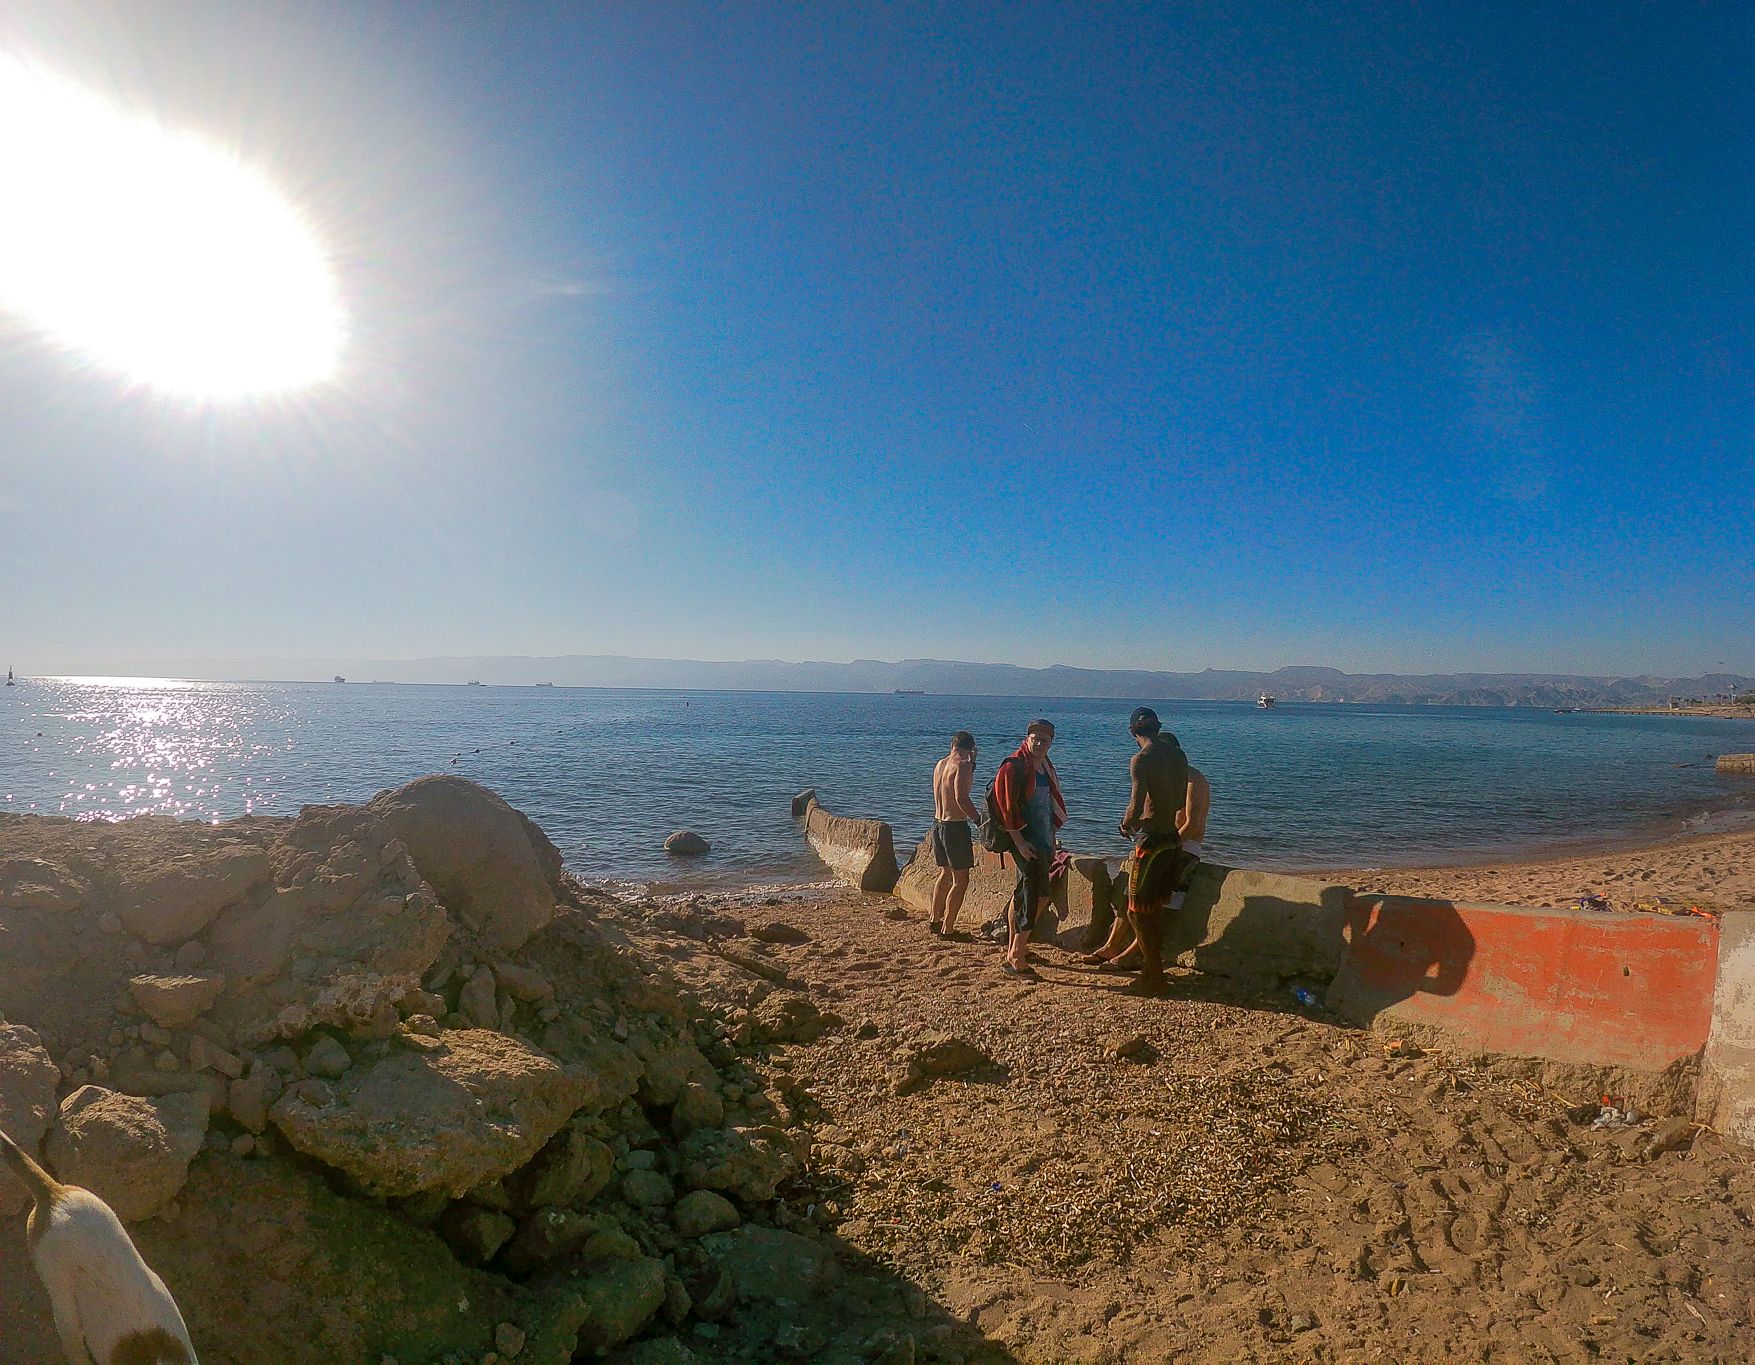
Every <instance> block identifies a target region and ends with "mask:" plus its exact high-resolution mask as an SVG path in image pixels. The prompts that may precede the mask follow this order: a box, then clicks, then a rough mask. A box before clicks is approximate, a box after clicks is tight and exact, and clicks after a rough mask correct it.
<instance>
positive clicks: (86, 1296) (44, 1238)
mask: <svg viewBox="0 0 1755 1365" xmlns="http://www.w3.org/2000/svg"><path fill="white" fill-rule="evenodd" d="M0 1158H4V1160H5V1162H6V1164H7V1165H8V1166H10V1167H12V1170H13V1173H14V1174H15V1175H17V1177H18V1178H19V1179H20V1180H22V1181H23V1182H24V1183H25V1185H26V1186H27V1187H28V1188H29V1189H30V1192H31V1197H32V1198H33V1199H34V1200H36V1207H35V1208H33V1209H32V1210H31V1213H30V1219H29V1220H28V1222H27V1223H26V1224H25V1235H26V1237H27V1239H28V1240H29V1242H30V1254H31V1260H32V1261H34V1262H35V1263H36V1267H37V1274H38V1275H40V1276H41V1277H42V1281H43V1285H44V1287H45V1288H46V1289H47V1290H48V1291H49V1302H50V1304H51V1305H52V1306H53V1308H54V1310H55V1330H56V1331H57V1332H59V1333H60V1334H61V1349H62V1350H64V1351H65V1352H66V1353H67V1359H68V1362H69V1365H196V1361H195V1348H194V1346H192V1345H191V1344H190V1342H189V1329H188V1328H187V1327H185V1326H183V1315H182V1314H181V1313H179V1312H178V1311H177V1301H176V1300H175V1299H173V1298H172V1297H171V1291H170V1290H168V1289H166V1288H165V1282H164V1281H163V1280H161V1279H159V1277H158V1276H157V1275H155V1274H154V1273H153V1271H152V1267H151V1266H149V1265H147V1263H146V1262H145V1261H143V1260H141V1258H140V1253H139V1251H137V1250H136V1249H135V1247H134V1241H133V1239H132V1238H130V1237H129V1236H128V1233H127V1231H126V1229H124V1228H123V1226H122V1220H121V1219H119V1218H117V1217H116V1214H115V1211H114V1210H113V1209H111V1208H110V1206H109V1205H108V1204H106V1203H104V1201H103V1200H101V1199H99V1198H98V1197H97V1196H96V1195H95V1194H93V1193H92V1192H91V1191H90V1190H82V1189H80V1188H79V1186H77V1185H63V1184H62V1183H61V1182H60V1181H58V1180H56V1179H55V1178H54V1177H53V1176H52V1175H50V1174H49V1173H48V1172H47V1171H45V1170H44V1169H43V1168H42V1167H41V1166H39V1165H37V1163H36V1162H35V1161H33V1160H32V1159H31V1156H30V1153H28V1152H26V1151H24V1150H23V1149H22V1148H20V1147H19V1146H18V1144H17V1143H15V1142H13V1140H12V1139H11V1138H9V1137H7V1136H6V1134H5V1133H0Z"/></svg>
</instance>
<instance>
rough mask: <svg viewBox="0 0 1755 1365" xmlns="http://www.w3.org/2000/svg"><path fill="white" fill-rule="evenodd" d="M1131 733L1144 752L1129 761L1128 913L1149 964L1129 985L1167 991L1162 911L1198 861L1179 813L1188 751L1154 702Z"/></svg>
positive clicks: (1125, 821)
mask: <svg viewBox="0 0 1755 1365" xmlns="http://www.w3.org/2000/svg"><path fill="white" fill-rule="evenodd" d="M1127 728H1128V732H1129V733H1130V734H1132V735H1133V738H1134V742H1135V743H1136V744H1137V745H1138V746H1139V752H1138V753H1137V754H1135V755H1134V756H1133V761H1132V762H1131V763H1130V764H1129V765H1128V775H1129V776H1130V777H1131V778H1132V780H1133V790H1132V792H1131V793H1130V794H1129V796H1128V802H1127V813H1126V814H1125V815H1123V816H1122V817H1121V832H1122V833H1123V834H1127V835H1132V836H1133V837H1134V839H1135V841H1136V842H1135V843H1134V850H1133V853H1132V855H1131V856H1130V857H1129V858H1128V860H1127V914H1128V918H1129V919H1130V920H1131V921H1132V922H1133V931H1134V934H1135V935H1136V936H1137V937H1138V939H1139V948H1140V955H1141V957H1142V958H1143V959H1144V968H1143V970H1142V971H1141V972H1140V977H1139V980H1138V981H1136V982H1135V983H1134V984H1133V985H1132V986H1130V987H1129V988H1128V990H1129V992H1130V993H1132V994H1136V995H1147V996H1156V995H1162V994H1163V993H1164V961H1163V952H1162V947H1163V941H1164V925H1163V920H1162V917H1161V912H1162V911H1163V910H1164V908H1165V906H1166V905H1167V904H1169V903H1170V902H1171V900H1172V897H1173V896H1174V895H1175V894H1176V893H1177V892H1180V891H1181V890H1182V887H1183V884H1184V883H1185V882H1186V881H1187V879H1188V873H1189V871H1190V870H1191V869H1192V867H1193V863H1194V859H1193V858H1192V857H1191V856H1190V855H1189V854H1188V853H1187V852H1186V851H1185V850H1184V849H1183V847H1182V837H1183V836H1182V830H1181V828H1180V822H1179V817H1180V816H1181V814H1182V811H1183V808H1184V806H1185V805H1187V803H1188V787H1189V779H1188V755H1186V754H1184V753H1183V752H1182V746H1181V745H1180V744H1178V743H1177V742H1176V736H1175V735H1167V734H1165V733H1163V726H1162V725H1161V724H1160V723H1159V720H1158V714H1157V712H1155V711H1153V710H1152V709H1151V708H1150V707H1148V706H1142V707H1140V708H1138V709H1137V710H1136V711H1135V712H1134V713H1133V715H1131V716H1130V717H1128V722H1127Z"/></svg>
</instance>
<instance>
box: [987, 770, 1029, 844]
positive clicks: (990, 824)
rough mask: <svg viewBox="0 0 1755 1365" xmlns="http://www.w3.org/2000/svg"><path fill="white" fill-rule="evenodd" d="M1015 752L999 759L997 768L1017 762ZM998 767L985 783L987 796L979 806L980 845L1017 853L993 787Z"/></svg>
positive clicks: (997, 777)
mask: <svg viewBox="0 0 1755 1365" xmlns="http://www.w3.org/2000/svg"><path fill="white" fill-rule="evenodd" d="M1019 761H1020V760H1019V758H1018V756H1017V755H1016V754H1013V755H1011V756H1010V757H1009V758H1006V759H1004V760H1002V761H1001V763H1000V765H999V768H1003V767H1005V765H1006V764H1007V763H1017V762H1019ZM999 768H995V769H994V771H993V777H992V778H991V779H989V781H988V783H987V797H986V799H985V800H984V801H983V802H982V807H981V847H982V848H984V849H986V850H987V851H988V852H989V853H1010V854H1012V855H1013V856H1014V857H1015V856H1016V855H1017V851H1018V849H1017V845H1015V844H1014V843H1012V836H1011V834H1010V833H1009V832H1008V831H1007V829H1006V827H1005V817H1004V816H1003V815H1001V814H1000V810H999V797H998V795H997V794H996V793H995V791H994V788H995V787H997V786H998V785H999Z"/></svg>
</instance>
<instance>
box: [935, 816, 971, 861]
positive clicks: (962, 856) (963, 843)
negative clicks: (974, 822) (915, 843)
mask: <svg viewBox="0 0 1755 1365" xmlns="http://www.w3.org/2000/svg"><path fill="white" fill-rule="evenodd" d="M932 860H933V862H935V863H937V864H938V865H939V866H940V867H952V868H957V869H959V870H967V869H968V868H971V867H974V866H975V844H974V841H973V840H971V839H970V837H969V822H968V821H967V820H934V821H933V822H932Z"/></svg>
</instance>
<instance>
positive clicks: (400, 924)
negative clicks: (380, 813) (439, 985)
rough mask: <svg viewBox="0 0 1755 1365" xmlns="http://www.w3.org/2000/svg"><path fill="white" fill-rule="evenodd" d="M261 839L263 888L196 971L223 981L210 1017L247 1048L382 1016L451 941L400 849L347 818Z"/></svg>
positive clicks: (336, 815)
mask: <svg viewBox="0 0 1755 1365" xmlns="http://www.w3.org/2000/svg"><path fill="white" fill-rule="evenodd" d="M262 823H263V824H264V825H267V822H262ZM268 828H269V830H270V831H271V833H272V835H273V837H272V840H271V843H270V845H269V849H268V854H269V861H270V865H271V867H272V869H273V881H272V884H271V885H270V886H268V887H266V888H264V889H263V890H262V891H261V893H260V894H258V895H256V896H253V897H251V898H250V899H249V900H247V901H245V902H244V903H243V904H240V905H236V906H233V907H232V908H230V909H228V910H227V911H225V912H224V913H223V914H221V915H220V917H219V918H218V919H217V920H215V921H214V923H213V925H212V926H211V927H210V928H209V930H208V931H207V934H206V940H207V944H208V953H207V957H206V960H205V961H204V962H203V964H202V970H203V971H204V972H205V973H207V974H210V975H223V976H224V977H225V979H226V988H225V991H224V993H223V994H222V995H221V997H220V999H219V1001H218V1003H216V1004H215V1005H214V1006H213V1008H212V1010H211V1011H210V1014H209V1017H210V1018H211V1019H213V1020H214V1021H215V1022H216V1023H218V1024H220V1025H221V1026H223V1027H225V1028H227V1029H229V1030H231V1031H232V1032H233V1033H234V1034H235V1036H236V1037H237V1038H238V1040H239V1041H241V1042H245V1043H249V1044H255V1043H260V1042H266V1041H269V1040H271V1039H274V1038H292V1037H297V1036H298V1035H299V1034H301V1033H304V1032H306V1031H308V1030H309V1029H312V1028H315V1027H318V1026H319V1025H329V1026H333V1027H336V1028H340V1029H343V1030H348V1031H351V1030H353V1029H355V1028H358V1027H360V1026H361V1025H362V1024H364V1023H365V1022H367V1021H369V1020H371V1019H373V1018H374V1017H378V1016H381V1015H382V1014H383V1012H384V1010H385V1008H386V1007H387V1006H389V1005H391V1004H393V1002H394V1001H395V1000H396V999H399V998H400V997H401V996H402V995H403V994H404V993H406V992H407V991H408V990H410V989H412V988H414V987H415V986H417V985H418V984H419V977H420V975H421V973H423V972H424V971H426V969H427V968H428V967H429V966H431V965H432V962H433V960H434V959H435V958H436V957H437V956H438V954H439V950H440V949H441V948H442V947H443V946H444V944H445V940H446V939H447V938H448V937H449V936H450V934H451V925H450V922H449V921H448V920H447V919H446V918H445V913H444V911H443V910H442V909H441V908H440V907H439V905H438V903H437V902H436V901H435V900H434V899H433V896H432V894H431V892H430V891H429V890H428V888H427V887H426V886H425V885H423V883H422V881H421V876H420V873H419V872H417V871H416V869H415V866H414V864H413V862H411V861H410V859H409V857H408V852H407V850H406V849H405V848H404V847H403V845H402V841H401V840H400V839H398V838H397V837H396V834H395V833H394V831H392V830H391V829H390V827H389V826H388V825H386V824H385V823H384V822H382V821H381V820H378V819H377V818H376V817H375V816H372V815H370V814H368V813H367V812H366V811H365V810H363V809H361V808H359V807H354V806H307V807H305V808H304V810H302V811H300V812H299V816H298V819H296V820H294V821H291V822H290V823H284V824H282V823H280V822H275V823H274V824H273V825H271V826H268Z"/></svg>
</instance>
